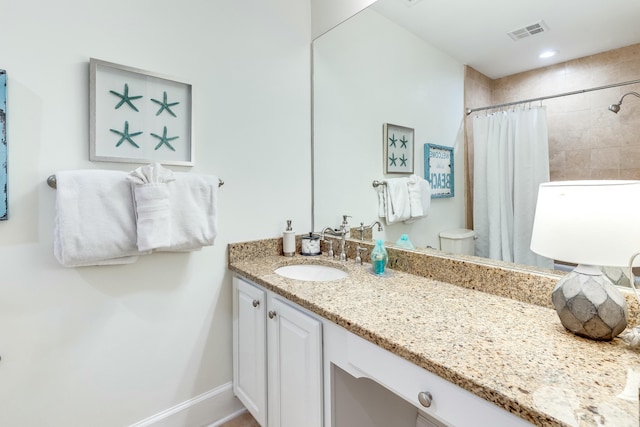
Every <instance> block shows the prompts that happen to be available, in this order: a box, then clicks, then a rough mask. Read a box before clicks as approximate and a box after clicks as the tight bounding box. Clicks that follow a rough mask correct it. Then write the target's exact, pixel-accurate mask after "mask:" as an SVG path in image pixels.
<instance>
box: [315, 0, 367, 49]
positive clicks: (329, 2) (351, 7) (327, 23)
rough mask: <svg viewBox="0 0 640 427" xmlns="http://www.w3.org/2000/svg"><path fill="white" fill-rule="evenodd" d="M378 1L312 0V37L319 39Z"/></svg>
mask: <svg viewBox="0 0 640 427" xmlns="http://www.w3.org/2000/svg"><path fill="white" fill-rule="evenodd" d="M375 2H376V0H311V17H312V20H311V37H312V38H314V39H315V38H317V37H319V36H321V35H322V34H324V33H325V32H327V31H329V30H330V29H331V28H333V27H335V26H336V25H338V24H340V23H341V22H343V21H344V20H345V19H348V18H349V17H351V16H353V15H355V14H356V13H358V12H360V11H361V10H362V9H364V8H366V7H367V6H369V5H371V4H372V3H375Z"/></svg>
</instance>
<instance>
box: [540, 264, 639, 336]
mask: <svg viewBox="0 0 640 427" xmlns="http://www.w3.org/2000/svg"><path fill="white" fill-rule="evenodd" d="M551 299H552V301H553V305H554V306H555V308H556V312H557V313H558V316H559V317H560V321H561V322H562V325H563V326H564V327H565V328H567V329H568V330H569V331H571V332H573V333H574V334H576V335H580V336H582V337H586V338H591V339H594V340H601V341H609V340H612V339H613V338H614V337H615V336H617V335H618V334H619V333H621V332H622V331H623V330H624V329H625V328H626V327H627V316H628V309H627V302H626V300H625V299H624V296H622V294H621V293H620V291H619V290H618V289H617V288H616V287H615V286H614V285H613V283H611V281H610V280H609V279H608V278H607V277H606V276H604V275H603V274H602V273H601V272H600V271H599V270H598V269H596V268H595V267H591V266H584V265H579V266H578V267H576V268H575V270H573V271H572V272H570V273H569V274H567V276H566V277H564V278H562V279H561V280H560V281H559V282H558V284H557V285H556V286H555V288H554V289H553V292H552V294H551Z"/></svg>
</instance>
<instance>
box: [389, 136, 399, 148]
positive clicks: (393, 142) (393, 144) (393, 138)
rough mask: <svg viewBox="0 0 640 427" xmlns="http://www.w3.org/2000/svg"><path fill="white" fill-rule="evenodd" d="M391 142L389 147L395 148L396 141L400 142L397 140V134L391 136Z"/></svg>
mask: <svg viewBox="0 0 640 427" xmlns="http://www.w3.org/2000/svg"><path fill="white" fill-rule="evenodd" d="M389 141H390V142H389V147H395V146H396V141H398V140H397V139H396V134H395V133H394V134H392V135H391V138H389Z"/></svg>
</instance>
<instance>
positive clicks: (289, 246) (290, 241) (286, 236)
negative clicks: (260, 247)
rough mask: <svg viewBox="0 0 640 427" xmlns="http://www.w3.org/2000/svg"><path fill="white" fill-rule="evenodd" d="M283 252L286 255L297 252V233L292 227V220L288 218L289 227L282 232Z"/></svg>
mask: <svg viewBox="0 0 640 427" xmlns="http://www.w3.org/2000/svg"><path fill="white" fill-rule="evenodd" d="M282 252H283V254H284V256H293V255H294V254H295V253H296V235H295V233H294V231H293V229H292V228H291V220H290V219H288V220H287V229H286V230H285V231H284V233H282Z"/></svg>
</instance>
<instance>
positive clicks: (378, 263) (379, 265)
mask: <svg viewBox="0 0 640 427" xmlns="http://www.w3.org/2000/svg"><path fill="white" fill-rule="evenodd" d="M388 261H389V254H388V253H387V250H386V249H385V248H384V244H383V241H382V240H380V239H378V240H377V241H376V247H375V248H373V250H372V251H371V265H372V266H373V272H374V273H376V274H380V275H382V274H384V269H385V267H386V266H387V262H388Z"/></svg>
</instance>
